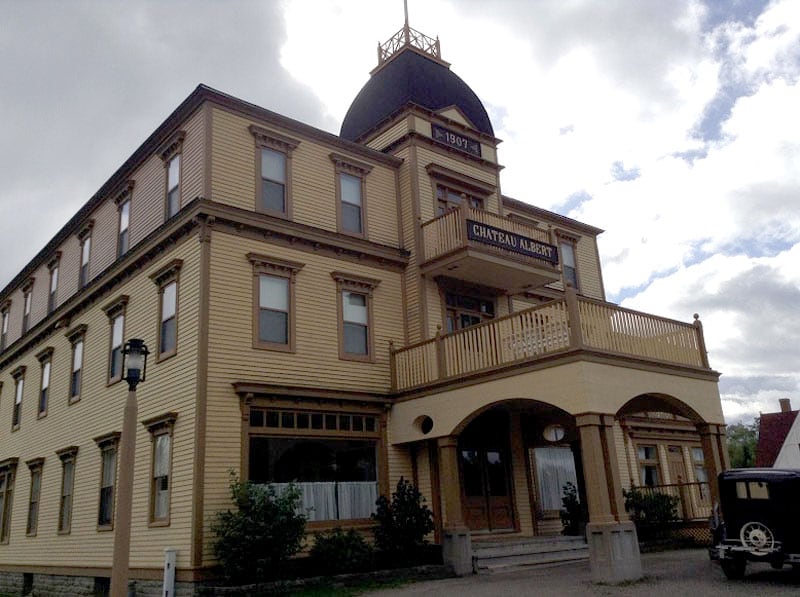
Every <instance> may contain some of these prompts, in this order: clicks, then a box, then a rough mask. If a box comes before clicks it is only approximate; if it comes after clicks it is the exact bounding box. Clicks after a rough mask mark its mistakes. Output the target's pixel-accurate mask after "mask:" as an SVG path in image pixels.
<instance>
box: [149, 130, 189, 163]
mask: <svg viewBox="0 0 800 597" xmlns="http://www.w3.org/2000/svg"><path fill="white" fill-rule="evenodd" d="M185 138H186V131H176V132H175V133H173V135H172V136H171V137H170V138H169V139H167V140H166V141H165V142H164V144H163V145H162V146H161V147H159V148H158V150H157V151H156V153H157V154H158V155H159V156H161V159H162V160H164V162H169V160H170V159H172V156H174V155H175V154H176V153H180V151H181V147H182V146H183V140H184V139H185Z"/></svg>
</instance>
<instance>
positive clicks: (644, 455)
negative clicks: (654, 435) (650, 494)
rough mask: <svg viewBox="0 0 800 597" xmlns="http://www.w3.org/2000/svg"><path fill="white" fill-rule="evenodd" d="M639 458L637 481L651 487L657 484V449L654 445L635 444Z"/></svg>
mask: <svg viewBox="0 0 800 597" xmlns="http://www.w3.org/2000/svg"><path fill="white" fill-rule="evenodd" d="M636 455H637V457H638V459H639V481H640V483H641V485H642V486H645V487H652V486H654V485H658V484H659V474H658V450H657V448H656V446H637V449H636Z"/></svg>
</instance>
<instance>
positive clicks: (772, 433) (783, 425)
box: [756, 398, 798, 467]
mask: <svg viewBox="0 0 800 597" xmlns="http://www.w3.org/2000/svg"><path fill="white" fill-rule="evenodd" d="M780 404H781V410H780V412H776V413H761V422H760V423H759V426H758V445H757V446H756V466H764V467H771V466H772V465H773V464H775V459H776V458H777V457H778V453H779V452H780V451H781V447H782V446H783V442H784V440H785V439H786V436H787V434H788V433H789V430H790V429H791V428H792V424H793V423H794V420H795V418H797V412H798V411H796V410H792V404H791V402H790V400H789V399H788V398H781V399H780Z"/></svg>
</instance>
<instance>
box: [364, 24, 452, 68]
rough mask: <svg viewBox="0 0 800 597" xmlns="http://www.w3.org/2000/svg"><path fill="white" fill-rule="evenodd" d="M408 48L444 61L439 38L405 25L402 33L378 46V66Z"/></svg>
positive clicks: (399, 32) (401, 30)
mask: <svg viewBox="0 0 800 597" xmlns="http://www.w3.org/2000/svg"><path fill="white" fill-rule="evenodd" d="M406 46H409V47H412V48H416V49H418V50H421V51H422V52H424V53H425V54H428V55H429V56H432V57H434V58H436V59H437V60H441V59H442V50H441V47H440V46H439V38H438V37H437V38H435V39H434V38H432V37H428V36H427V35H425V34H424V33H421V32H419V31H417V30H416V29H412V28H411V27H409V26H408V25H405V26H403V28H402V29H400V31H398V32H397V33H395V34H394V35H392V37H390V38H389V41H387V42H385V43H382V44H378V66H380V65H382V64H383V63H385V62H386V61H388V60H389V58H391V57H392V56H394V55H395V54H396V53H397V52H399V51H400V50H402V49H403V48H404V47H406Z"/></svg>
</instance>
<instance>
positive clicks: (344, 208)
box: [330, 154, 372, 236]
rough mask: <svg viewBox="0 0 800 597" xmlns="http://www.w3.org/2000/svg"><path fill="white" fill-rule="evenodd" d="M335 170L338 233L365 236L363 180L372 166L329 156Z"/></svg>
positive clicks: (345, 158)
mask: <svg viewBox="0 0 800 597" xmlns="http://www.w3.org/2000/svg"><path fill="white" fill-rule="evenodd" d="M330 158H331V160H333V163H334V165H335V169H336V202H337V204H338V208H337V220H338V224H339V231H340V232H346V233H348V234H355V235H358V236H366V234H367V226H366V220H367V217H366V203H365V200H364V198H365V196H366V193H365V188H366V184H365V180H366V176H367V174H368V173H369V172H370V170H372V166H369V165H367V164H362V163H360V162H355V161H353V160H351V159H349V158H347V157H345V156H341V155H338V154H331V155H330Z"/></svg>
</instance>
